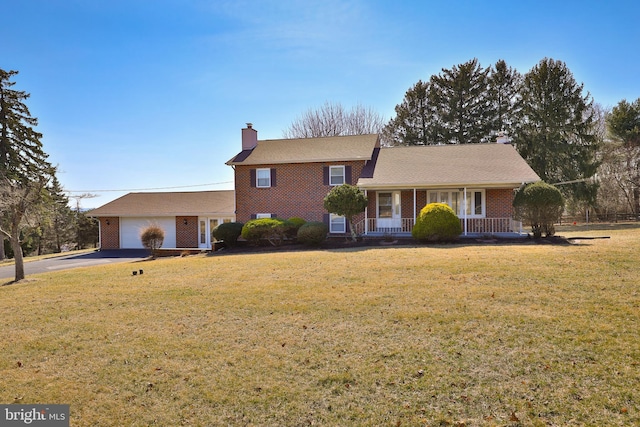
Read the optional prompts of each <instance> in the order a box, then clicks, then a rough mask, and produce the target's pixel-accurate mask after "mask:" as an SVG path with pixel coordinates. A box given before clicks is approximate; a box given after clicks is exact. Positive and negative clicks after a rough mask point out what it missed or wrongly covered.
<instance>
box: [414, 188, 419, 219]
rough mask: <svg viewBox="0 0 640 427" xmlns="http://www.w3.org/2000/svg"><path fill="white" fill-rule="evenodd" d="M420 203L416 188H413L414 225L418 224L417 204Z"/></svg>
mask: <svg viewBox="0 0 640 427" xmlns="http://www.w3.org/2000/svg"><path fill="white" fill-rule="evenodd" d="M417 203H418V198H417V196H416V189H415V188H414V189H413V227H415V225H416V209H417V208H416V204H417Z"/></svg>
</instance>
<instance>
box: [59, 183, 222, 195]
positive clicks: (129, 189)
mask: <svg viewBox="0 0 640 427" xmlns="http://www.w3.org/2000/svg"><path fill="white" fill-rule="evenodd" d="M232 182H233V181H222V182H212V183H210V184H197V185H179V186H175V187H152V188H123V189H119V190H66V191H65V193H106V192H110V191H113V192H121V191H150V190H174V189H176V188H193V187H206V186H209V185H221V184H230V183H232Z"/></svg>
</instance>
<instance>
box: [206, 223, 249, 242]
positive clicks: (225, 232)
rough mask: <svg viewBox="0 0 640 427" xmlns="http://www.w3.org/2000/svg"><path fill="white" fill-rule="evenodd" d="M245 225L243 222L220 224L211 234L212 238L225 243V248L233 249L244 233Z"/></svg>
mask: <svg viewBox="0 0 640 427" xmlns="http://www.w3.org/2000/svg"><path fill="white" fill-rule="evenodd" d="M243 225H244V224H242V223H241V222H225V223H222V224H218V226H217V227H216V228H214V229H213V231H212V232H211V236H212V237H213V238H214V239H216V240H218V241H223V242H224V244H225V246H227V247H230V248H232V247H234V246H235V245H236V244H237V243H238V237H240V233H242V227H243Z"/></svg>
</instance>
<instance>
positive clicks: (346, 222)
mask: <svg viewBox="0 0 640 427" xmlns="http://www.w3.org/2000/svg"><path fill="white" fill-rule="evenodd" d="M344 230H345V232H347V233H351V227H350V226H349V221H347V218H345V219H344Z"/></svg>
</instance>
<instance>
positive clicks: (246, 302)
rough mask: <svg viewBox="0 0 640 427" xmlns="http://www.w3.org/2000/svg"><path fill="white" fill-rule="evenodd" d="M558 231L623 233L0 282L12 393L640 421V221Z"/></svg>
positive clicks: (258, 415) (438, 415)
mask: <svg viewBox="0 0 640 427" xmlns="http://www.w3.org/2000/svg"><path fill="white" fill-rule="evenodd" d="M559 234H565V235H568V236H571V235H573V236H584V237H590V236H591V237H594V236H609V237H610V239H596V240H581V241H578V242H577V243H576V244H573V245H550V244H532V243H530V242H523V243H522V244H497V245H463V244H461V245H434V246H391V247H380V248H377V247H369V248H359V249H350V250H349V249H346V250H333V251H315V250H308V251H300V252H280V253H255V254H227V255H221V254H216V255H211V256H193V257H186V258H168V259H158V260H154V261H145V262H139V263H134V264H119V265H109V266H101V267H92V268H87V269H78V270H71V271H66V272H57V273H50V274H43V275H37V276H31V277H30V278H28V279H27V280H26V281H24V282H21V283H18V284H13V285H11V286H4V287H0V324H1V325H2V329H3V334H2V340H1V341H0V343H1V344H0V373H1V375H0V403H67V404H70V405H71V420H72V422H71V425H73V426H112V425H113V426H123V425H126V426H147V425H159V426H180V425H192V426H207V425H210V426H218V425H232V426H236V425H238V426H239V425H242V426H302V425H319V426H344V425H358V426H361V425H364V426H398V425H400V426H419V425H428V426H478V425H480V426H485V425H486V426H494V425H496V426H520V425H521V426H549V425H555V426H567V425H569V426H570V425H575V426H583V425H587V426H589V425H590V426H603V425H640V366H639V363H640V332H639V328H640V322H639V321H640V294H639V292H640V266H639V264H638V256H639V254H640V228H637V227H628V228H626V227H623V228H621V227H610V228H607V229H605V230H598V229H593V228H591V229H589V230H587V229H586V228H584V227H583V228H580V227H576V229H560V231H559ZM139 269H143V270H144V274H143V275H137V276H132V275H131V272H132V270H139Z"/></svg>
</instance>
